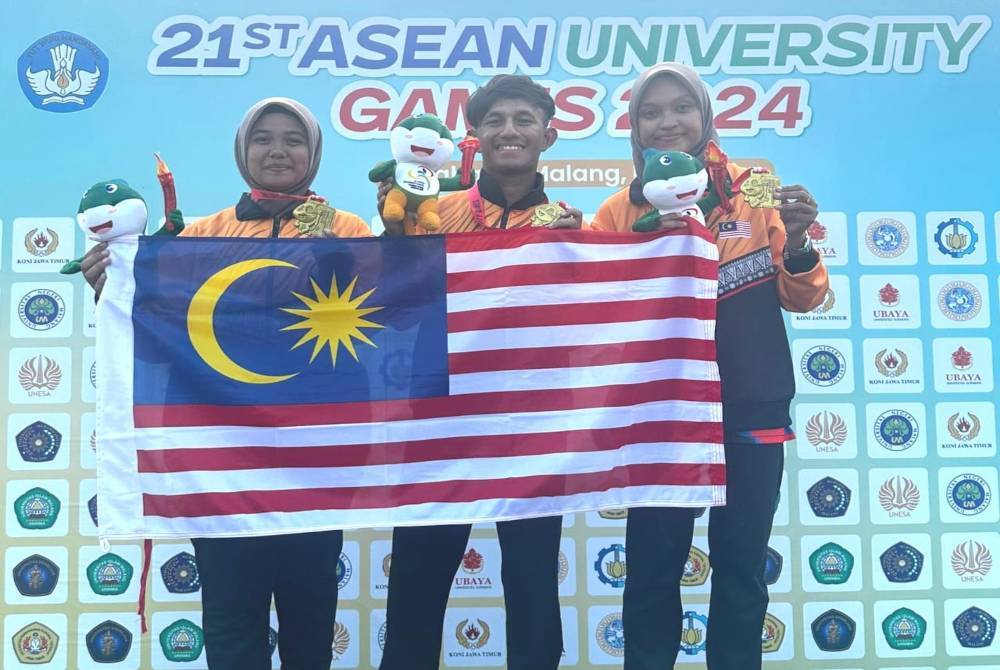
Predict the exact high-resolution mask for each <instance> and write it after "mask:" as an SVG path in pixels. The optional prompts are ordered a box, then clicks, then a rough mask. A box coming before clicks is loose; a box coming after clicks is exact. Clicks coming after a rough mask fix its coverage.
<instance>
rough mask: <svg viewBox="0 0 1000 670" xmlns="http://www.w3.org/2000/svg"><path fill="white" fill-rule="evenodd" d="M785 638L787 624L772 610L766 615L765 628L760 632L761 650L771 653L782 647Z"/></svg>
mask: <svg viewBox="0 0 1000 670" xmlns="http://www.w3.org/2000/svg"><path fill="white" fill-rule="evenodd" d="M784 640H785V624H784V623H783V622H782V621H781V619H779V618H778V617H776V616H774V615H773V614H771V613H770V612H768V613H767V614H765V615H764V629H763V630H762V631H761V633H760V651H761V653H764V654H771V653H773V652H776V651H778V650H779V649H781V643H782V642H784Z"/></svg>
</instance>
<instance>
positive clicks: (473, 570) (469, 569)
mask: <svg viewBox="0 0 1000 670" xmlns="http://www.w3.org/2000/svg"><path fill="white" fill-rule="evenodd" d="M485 565H486V559H485V558H483V555H482V554H480V553H479V552H478V551H476V550H475V548H474V547H469V550H468V551H467V552H465V554H464V555H463V556H462V571H463V572H465V573H467V574H470V575H475V574H479V573H480V572H482V571H483V568H484V567H485Z"/></svg>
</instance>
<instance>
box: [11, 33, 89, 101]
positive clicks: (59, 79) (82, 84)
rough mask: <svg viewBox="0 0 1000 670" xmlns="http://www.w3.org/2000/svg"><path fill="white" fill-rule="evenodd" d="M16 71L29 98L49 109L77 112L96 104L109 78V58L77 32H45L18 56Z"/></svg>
mask: <svg viewBox="0 0 1000 670" xmlns="http://www.w3.org/2000/svg"><path fill="white" fill-rule="evenodd" d="M17 74H18V79H19V80H20V82H21V90H22V91H24V95H25V97H27V98H28V101H29V102H30V103H31V104H32V105H34V106H35V107H37V108H38V109H44V110H46V111H49V112H76V111H79V110H81V109H87V108H88V107H91V106H93V104H94V103H95V102H97V99H98V98H100V97H101V93H103V92H104V87H105V85H106V84H107V79H108V57H107V56H105V55H104V52H103V51H101V50H100V48H98V47H97V45H96V44H94V43H93V42H91V41H90V40H88V39H86V38H85V37H81V36H80V35H77V34H75V33H71V32H66V31H61V32H57V33H52V34H51V35H46V36H45V37H43V38H41V39H39V40H37V41H36V42H35V43H34V44H32V45H31V46H29V47H28V48H27V49H25V50H24V53H22V54H21V57H20V58H18V59H17Z"/></svg>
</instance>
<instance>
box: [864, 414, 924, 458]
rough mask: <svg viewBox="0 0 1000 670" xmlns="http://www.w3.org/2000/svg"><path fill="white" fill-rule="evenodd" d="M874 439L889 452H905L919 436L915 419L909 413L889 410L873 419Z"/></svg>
mask: <svg viewBox="0 0 1000 670" xmlns="http://www.w3.org/2000/svg"><path fill="white" fill-rule="evenodd" d="M874 430H875V439H876V440H877V441H878V443H879V444H880V445H882V447H883V448H884V449H888V450H889V451H906V450H907V449H909V448H910V447H912V446H913V445H914V444H915V443H916V441H917V437H918V436H919V435H920V428H919V427H918V426H917V419H916V417H914V416H913V415H912V414H910V413H909V412H904V411H903V410H901V409H891V410H889V411H887V412H882V413H881V414H879V415H878V417H876V419H875V426H874Z"/></svg>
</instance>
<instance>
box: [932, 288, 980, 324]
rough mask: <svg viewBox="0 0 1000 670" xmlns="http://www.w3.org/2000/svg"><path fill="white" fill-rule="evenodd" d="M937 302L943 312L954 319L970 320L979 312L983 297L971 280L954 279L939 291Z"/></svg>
mask: <svg viewBox="0 0 1000 670" xmlns="http://www.w3.org/2000/svg"><path fill="white" fill-rule="evenodd" d="M937 304H938V309H940V310H941V313H942V314H944V315H945V316H946V317H948V318H949V319H951V320H952V321H968V320H970V319H973V318H975V317H976V315H978V314H979V310H981V309H982V307H983V297H982V295H980V293H979V289H978V288H976V287H975V286H973V285H972V284H970V283H969V282H967V281H952V282H948V283H947V284H945V285H944V286H942V287H941V290H939V291H938V295H937Z"/></svg>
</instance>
